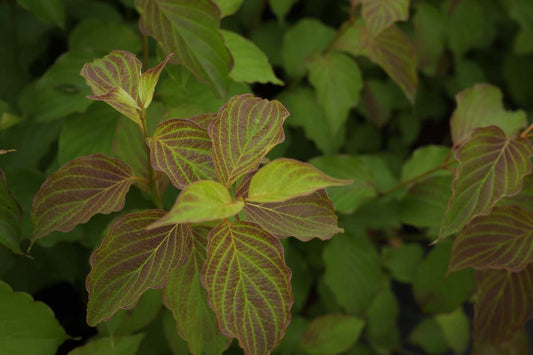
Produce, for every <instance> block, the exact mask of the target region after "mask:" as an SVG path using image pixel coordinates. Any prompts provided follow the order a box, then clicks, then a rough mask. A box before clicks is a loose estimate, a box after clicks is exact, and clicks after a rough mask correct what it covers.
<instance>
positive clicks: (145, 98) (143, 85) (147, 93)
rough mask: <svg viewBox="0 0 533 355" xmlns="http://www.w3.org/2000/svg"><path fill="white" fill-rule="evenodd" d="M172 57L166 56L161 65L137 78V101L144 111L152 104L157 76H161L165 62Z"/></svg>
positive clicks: (170, 55)
mask: <svg viewBox="0 0 533 355" xmlns="http://www.w3.org/2000/svg"><path fill="white" fill-rule="evenodd" d="M172 55H173V54H169V55H167V56H166V57H165V59H163V61H162V62H161V63H159V64H158V65H156V66H155V67H153V68H151V69H148V70H147V71H145V72H144V73H143V74H142V75H141V77H140V78H139V98H138V100H137V101H138V102H139V103H140V105H141V107H144V108H145V109H146V108H147V107H148V106H150V103H152V98H153V96H154V91H155V86H156V84H157V82H158V81H159V75H161V71H162V70H163V68H164V67H165V65H167V62H168V61H169V60H170V58H171V57H172Z"/></svg>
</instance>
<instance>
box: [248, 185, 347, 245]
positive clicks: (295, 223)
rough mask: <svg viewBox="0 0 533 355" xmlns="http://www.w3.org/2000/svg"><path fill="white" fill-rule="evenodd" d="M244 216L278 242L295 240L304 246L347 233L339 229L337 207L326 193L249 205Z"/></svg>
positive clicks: (249, 203) (322, 191)
mask: <svg viewBox="0 0 533 355" xmlns="http://www.w3.org/2000/svg"><path fill="white" fill-rule="evenodd" d="M244 213H245V214H246V220H248V221H250V222H254V223H257V224H258V225H259V226H261V228H263V229H264V230H265V231H267V232H268V233H270V234H272V235H274V236H276V237H278V238H286V237H295V238H297V239H299V240H301V241H304V242H306V241H308V240H311V239H312V238H319V239H321V240H326V239H330V238H331V237H333V236H334V235H335V234H337V233H342V231H343V230H342V229H340V228H339V227H338V226H337V216H336V215H335V207H333V204H332V203H331V200H330V199H329V198H328V195H327V193H326V191H324V190H318V191H316V192H314V193H312V194H311V195H308V196H300V197H296V198H293V199H290V200H287V201H284V202H270V203H256V202H250V201H248V202H246V204H245V205H244Z"/></svg>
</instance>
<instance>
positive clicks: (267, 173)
mask: <svg viewBox="0 0 533 355" xmlns="http://www.w3.org/2000/svg"><path fill="white" fill-rule="evenodd" d="M351 183H352V180H341V179H335V178H332V177H331V176H328V175H326V174H324V173H323V172H321V171H320V170H318V169H317V168H315V167H314V166H312V165H310V164H307V163H302V162H300V161H297V160H293V159H287V158H280V159H276V160H274V161H272V162H270V163H268V164H267V165H265V166H264V167H262V168H261V169H259V171H258V172H257V173H256V174H255V175H254V176H253V178H252V180H251V181H250V189H249V191H248V198H247V200H249V201H253V202H281V201H286V200H288V199H291V198H294V197H298V196H305V195H309V194H311V193H313V192H315V191H317V190H320V189H324V188H326V187H330V186H343V185H348V184H351Z"/></svg>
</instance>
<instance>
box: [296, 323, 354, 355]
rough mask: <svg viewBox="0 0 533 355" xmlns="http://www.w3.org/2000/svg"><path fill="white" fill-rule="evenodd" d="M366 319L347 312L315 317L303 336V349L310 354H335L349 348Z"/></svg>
mask: <svg viewBox="0 0 533 355" xmlns="http://www.w3.org/2000/svg"><path fill="white" fill-rule="evenodd" d="M364 325H365V321H364V320H362V319H359V318H357V317H354V316H349V315H346V314H327V315H325V316H321V317H319V318H315V319H314V320H313V321H312V322H311V324H309V326H308V327H307V329H306V330H305V332H304V334H303V336H302V346H301V348H302V350H304V351H305V352H306V353H308V354H317V355H335V354H339V353H342V352H344V351H346V350H348V349H349V348H350V347H351V346H352V345H353V344H355V342H356V341H357V339H359V335H360V334H361V332H362V330H363V327H364Z"/></svg>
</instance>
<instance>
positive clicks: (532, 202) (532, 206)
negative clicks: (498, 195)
mask: <svg viewBox="0 0 533 355" xmlns="http://www.w3.org/2000/svg"><path fill="white" fill-rule="evenodd" d="M496 206H519V207H522V208H523V209H525V210H528V211H530V212H533V174H529V175H526V176H524V179H523V180H522V189H520V192H519V193H517V194H516V195H513V196H510V197H505V198H502V199H501V200H500V201H498V203H497V204H496Z"/></svg>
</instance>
